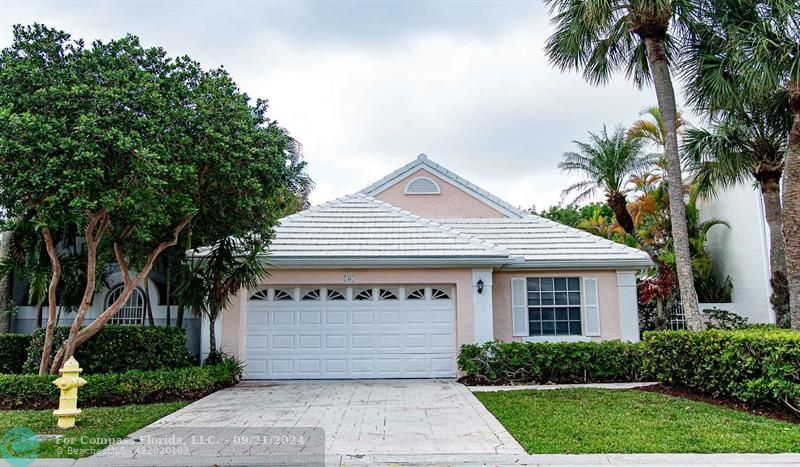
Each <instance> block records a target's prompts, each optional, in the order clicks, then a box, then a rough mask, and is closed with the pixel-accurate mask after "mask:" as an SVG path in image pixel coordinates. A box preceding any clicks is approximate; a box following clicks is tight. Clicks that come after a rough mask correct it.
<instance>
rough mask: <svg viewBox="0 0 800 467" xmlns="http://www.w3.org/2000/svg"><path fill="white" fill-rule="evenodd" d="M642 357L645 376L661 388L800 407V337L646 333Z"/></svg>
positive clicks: (761, 332) (766, 332)
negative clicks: (651, 378)
mask: <svg viewBox="0 0 800 467" xmlns="http://www.w3.org/2000/svg"><path fill="white" fill-rule="evenodd" d="M643 353H644V368H645V371H646V372H647V373H648V374H650V375H652V376H653V377H654V378H655V379H657V380H658V381H660V382H662V383H665V384H668V385H673V386H685V387H689V388H691V389H694V390H697V391H700V392H703V393H707V394H711V395H714V396H717V395H723V396H727V397H732V398H735V399H738V400H740V401H742V402H745V403H750V404H755V405H759V404H762V405H779V406H784V407H787V406H788V407H793V408H794V409H795V410H797V408H800V373H798V371H797V369H798V368H800V333H797V332H793V331H788V330H774V329H763V328H755V329H753V328H751V329H742V330H734V331H728V330H709V331H701V332H688V331H662V332H648V333H645V335H644V340H643Z"/></svg>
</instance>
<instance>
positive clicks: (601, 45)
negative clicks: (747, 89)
mask: <svg viewBox="0 0 800 467" xmlns="http://www.w3.org/2000/svg"><path fill="white" fill-rule="evenodd" d="M546 3H547V4H548V5H549V6H550V8H551V11H552V12H553V13H554V14H555V16H554V17H553V22H554V23H555V26H556V31H555V33H554V34H553V35H552V36H551V37H550V38H549V39H548V41H547V45H546V52H547V54H548V56H549V57H550V61H551V62H552V63H553V64H555V65H556V66H557V67H559V68H561V69H562V70H582V71H583V76H584V77H585V78H586V80H588V81H589V82H590V83H592V84H602V83H605V82H607V81H608V80H609V79H610V78H611V76H612V74H614V73H615V72H617V71H619V70H623V71H624V73H625V75H626V76H627V77H628V78H630V79H632V80H633V82H634V85H636V86H637V87H642V86H644V85H645V84H647V83H650V82H652V84H653V85H654V87H655V92H656V97H657V99H658V107H659V109H660V112H661V117H662V119H663V122H664V131H665V138H664V142H665V143H666V145H665V155H666V159H667V177H668V179H669V181H670V184H669V198H670V203H669V207H670V211H671V218H672V237H673V239H674V242H675V251H676V255H677V272H678V283H679V286H680V292H681V298H682V302H683V305H684V309H685V311H686V318H687V321H688V322H689V325H690V328H692V329H699V328H700V327H702V321H701V316H700V311H699V309H698V306H697V295H696V292H695V290H694V286H693V279H692V269H691V255H690V252H689V234H688V227H687V225H686V214H685V206H684V193H683V180H682V174H681V161H680V155H679V153H678V136H677V128H676V127H677V121H678V116H677V106H676V103H675V91H674V88H673V84H672V75H671V70H670V67H671V62H670V58H671V57H674V56H675V55H676V53H677V51H676V50H675V46H676V45H677V43H678V42H679V39H680V38H681V37H682V35H683V34H684V33H685V32H686V30H687V29H688V27H689V26H690V25H691V24H692V23H693V21H694V17H693V11H692V9H693V8H692V6H693V3H692V2H687V1H685V0H611V1H608V0H602V1H601V0H546ZM623 227H624V226H623Z"/></svg>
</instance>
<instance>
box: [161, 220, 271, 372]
mask: <svg viewBox="0 0 800 467" xmlns="http://www.w3.org/2000/svg"><path fill="white" fill-rule="evenodd" d="M266 246H267V245H266V242H265V241H264V240H263V239H262V238H260V237H257V236H251V237H245V238H237V239H233V238H230V237H229V238H223V239H220V240H219V241H218V242H217V243H216V244H214V245H213V246H211V247H210V248H208V249H206V250H205V251H203V252H202V253H201V254H198V255H196V256H192V257H190V258H189V267H188V271H187V272H188V273H187V274H185V275H183V278H182V281H181V282H180V283H179V284H178V288H177V290H176V291H175V293H176V296H177V297H178V298H179V299H180V300H182V303H184V304H186V305H189V306H190V307H191V308H192V309H193V310H195V312H197V311H200V312H201V313H202V314H203V315H205V316H207V317H208V325H209V342H210V348H211V350H210V352H209V355H208V357H207V359H206V363H209V364H212V363H216V362H218V361H219V360H220V358H221V355H220V353H219V352H218V351H217V346H216V332H215V330H214V329H215V326H214V323H215V322H216V320H217V318H219V316H220V315H221V314H222V312H223V311H224V310H225V308H226V307H227V306H228V305H230V302H231V299H232V298H233V297H234V296H235V295H236V294H237V293H238V292H239V290H241V289H243V288H244V289H250V288H253V287H255V286H256V285H258V284H259V283H260V282H261V280H262V279H263V278H264V277H265V276H266V275H267V267H266V263H265V258H264V257H265V256H266Z"/></svg>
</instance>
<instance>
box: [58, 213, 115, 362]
mask: <svg viewBox="0 0 800 467" xmlns="http://www.w3.org/2000/svg"><path fill="white" fill-rule="evenodd" d="M87 214H88V217H89V222H88V223H87V225H86V230H85V231H84V240H85V242H86V286H85V287H84V289H83V297H81V303H80V305H79V306H78V311H77V313H75V319H73V320H72V324H71V325H70V327H69V336H68V337H67V340H66V341H64V344H63V345H62V346H61V350H63V352H62V351H61V350H59V355H63V358H62V360H67V359H69V358H70V357H71V356H72V355H74V353H75V340H76V338H77V336H78V333H79V332H80V330H81V325H82V324H83V319H84V317H85V316H86V313H87V312H88V311H89V308H90V307H91V306H92V299H93V298H94V292H95V290H94V289H95V284H96V280H97V245H98V243H99V241H100V239H101V238H102V237H103V234H104V233H105V230H106V228H107V227H108V213H107V212H106V211H105V210H101V211H100V212H97V213H87ZM56 360H58V359H56ZM55 363H57V362H56V361H55V360H54V363H53V364H54V365H55ZM59 365H60V363H59ZM58 368H59V367H51V368H50V371H51V372H55V371H57V370H58Z"/></svg>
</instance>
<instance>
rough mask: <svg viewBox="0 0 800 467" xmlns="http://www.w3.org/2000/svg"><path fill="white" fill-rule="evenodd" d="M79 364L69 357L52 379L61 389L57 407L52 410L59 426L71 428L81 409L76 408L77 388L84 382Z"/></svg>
mask: <svg viewBox="0 0 800 467" xmlns="http://www.w3.org/2000/svg"><path fill="white" fill-rule="evenodd" d="M81 371H83V369H81V367H80V365H78V361H77V360H75V357H70V358H69V360H67V363H65V364H64V366H63V367H62V368H61V369H60V370H58V372H59V373H61V376H60V377H59V378H58V379H56V380H55V381H53V384H55V385H56V386H58V388H59V389H61V397H59V398H58V409H57V410H54V411H53V415H55V416H56V417H58V427H59V428H72V427H74V426H75V417H76V416H77V415H80V413H81V409H79V408H78V388H80V387H81V386H83V385H84V384H86V380H85V379H83V378H81V377H80V376H79V375H80V374H81Z"/></svg>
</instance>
